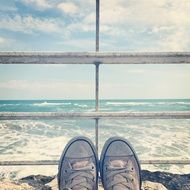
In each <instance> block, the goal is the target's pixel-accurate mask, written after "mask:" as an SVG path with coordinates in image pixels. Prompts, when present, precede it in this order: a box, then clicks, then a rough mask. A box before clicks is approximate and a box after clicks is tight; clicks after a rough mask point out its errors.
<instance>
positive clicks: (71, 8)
mask: <svg viewBox="0 0 190 190" xmlns="http://www.w3.org/2000/svg"><path fill="white" fill-rule="evenodd" d="M57 8H58V9H60V10H62V11H63V12H64V13H66V14H68V15H73V14H76V13H77V12H78V11H79V10H78V7H77V6H76V5H75V4H74V3H72V2H64V3H60V4H58V5H57Z"/></svg>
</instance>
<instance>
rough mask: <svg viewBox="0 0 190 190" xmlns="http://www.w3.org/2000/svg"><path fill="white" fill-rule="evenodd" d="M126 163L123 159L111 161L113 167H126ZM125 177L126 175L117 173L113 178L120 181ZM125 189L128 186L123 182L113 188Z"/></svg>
mask: <svg viewBox="0 0 190 190" xmlns="http://www.w3.org/2000/svg"><path fill="white" fill-rule="evenodd" d="M126 164H127V162H126V161H123V160H113V161H111V162H110V165H111V166H112V167H117V168H124V167H126ZM123 179H124V177H123V176H122V175H120V174H117V175H115V176H114V179H113V180H114V181H117V180H118V181H120V180H123ZM123 189H126V187H125V186H124V185H122V184H121V183H120V184H118V185H115V186H114V187H113V190H123Z"/></svg>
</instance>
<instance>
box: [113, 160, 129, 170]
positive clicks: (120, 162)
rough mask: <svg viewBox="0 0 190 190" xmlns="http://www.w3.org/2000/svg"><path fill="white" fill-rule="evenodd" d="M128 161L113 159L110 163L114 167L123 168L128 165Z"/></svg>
mask: <svg viewBox="0 0 190 190" xmlns="http://www.w3.org/2000/svg"><path fill="white" fill-rule="evenodd" d="M126 163H127V162H126V161H123V160H113V161H111V162H110V165H111V166H112V167H118V168H123V167H125V166H126Z"/></svg>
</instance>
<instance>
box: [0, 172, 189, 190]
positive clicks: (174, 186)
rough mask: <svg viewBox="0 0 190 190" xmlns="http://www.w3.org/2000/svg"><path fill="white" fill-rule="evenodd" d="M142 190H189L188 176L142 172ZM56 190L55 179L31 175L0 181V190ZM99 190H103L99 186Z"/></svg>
mask: <svg viewBox="0 0 190 190" xmlns="http://www.w3.org/2000/svg"><path fill="white" fill-rule="evenodd" d="M142 180H143V185H142V190H190V174H186V175H178V174H171V173H166V172H150V171H147V170H142ZM13 189H14V190H58V187H57V177H55V176H43V175H31V176H28V177H25V178H22V179H20V180H18V181H10V180H5V179H3V180H1V181H0V190H13ZM99 190H103V187H102V186H101V185H100V186H99Z"/></svg>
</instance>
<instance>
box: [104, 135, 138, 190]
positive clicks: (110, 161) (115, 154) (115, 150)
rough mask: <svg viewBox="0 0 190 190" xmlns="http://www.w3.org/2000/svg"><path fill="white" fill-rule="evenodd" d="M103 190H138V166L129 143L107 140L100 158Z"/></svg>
mask: <svg viewBox="0 0 190 190" xmlns="http://www.w3.org/2000/svg"><path fill="white" fill-rule="evenodd" d="M100 175H101V179H102V184H103V186H104V189H105V190H125V189H126V190H140V188H141V176H140V164H139V161H138V158H137V156H136V154H135V151H134V149H133V148H132V146H131V145H130V143H129V142H128V141H127V140H126V139H124V138H120V137H112V138H110V139H108V140H107V141H106V142H105V144H104V147H103V149H102V153H101V157H100Z"/></svg>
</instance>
